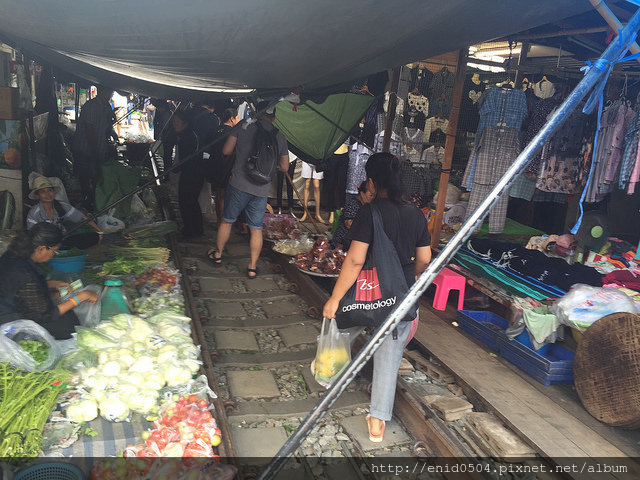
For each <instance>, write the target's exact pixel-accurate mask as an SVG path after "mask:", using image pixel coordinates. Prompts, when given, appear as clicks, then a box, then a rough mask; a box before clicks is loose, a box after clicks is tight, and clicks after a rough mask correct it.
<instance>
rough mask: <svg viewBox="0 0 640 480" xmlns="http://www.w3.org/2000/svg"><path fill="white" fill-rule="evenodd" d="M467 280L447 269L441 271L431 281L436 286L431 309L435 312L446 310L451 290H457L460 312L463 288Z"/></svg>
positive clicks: (462, 301)
mask: <svg viewBox="0 0 640 480" xmlns="http://www.w3.org/2000/svg"><path fill="white" fill-rule="evenodd" d="M466 283H467V279H466V278H464V276H463V275H460V274H459V273H456V272H454V271H453V270H450V269H448V268H446V267H445V268H443V269H442V271H441V272H440V273H439V274H438V276H437V277H436V278H435V280H434V281H433V284H434V285H437V288H436V294H435V295H434V296H433V308H435V309H436V310H445V309H446V308H447V300H448V298H449V292H450V291H451V290H458V310H462V308H463V303H464V286H465V285H466Z"/></svg>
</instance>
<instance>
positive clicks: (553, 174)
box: [536, 154, 582, 194]
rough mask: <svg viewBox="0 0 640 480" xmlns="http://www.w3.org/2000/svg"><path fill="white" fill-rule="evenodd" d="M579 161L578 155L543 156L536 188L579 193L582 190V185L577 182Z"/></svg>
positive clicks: (546, 190)
mask: <svg viewBox="0 0 640 480" xmlns="http://www.w3.org/2000/svg"><path fill="white" fill-rule="evenodd" d="M580 163H581V162H580V158H579V157H563V156H560V155H554V154H552V155H547V156H545V160H544V162H543V163H542V165H541V168H540V173H539V175H538V180H537V181H536V188H537V189H538V190H541V191H544V192H553V193H566V194H571V193H579V192H580V191H581V190H582V185H580V184H579V183H578V178H579V173H580Z"/></svg>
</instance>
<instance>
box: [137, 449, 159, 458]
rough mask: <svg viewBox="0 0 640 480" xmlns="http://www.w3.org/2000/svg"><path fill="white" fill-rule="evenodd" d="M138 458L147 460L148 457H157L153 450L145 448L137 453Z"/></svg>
mask: <svg viewBox="0 0 640 480" xmlns="http://www.w3.org/2000/svg"><path fill="white" fill-rule="evenodd" d="M138 456H139V457H143V458H149V457H157V456H158V455H157V454H156V452H154V451H153V449H151V448H149V447H146V448H143V449H142V450H140V451H139V452H138Z"/></svg>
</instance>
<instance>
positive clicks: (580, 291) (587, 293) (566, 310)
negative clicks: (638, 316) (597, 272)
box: [552, 284, 638, 332]
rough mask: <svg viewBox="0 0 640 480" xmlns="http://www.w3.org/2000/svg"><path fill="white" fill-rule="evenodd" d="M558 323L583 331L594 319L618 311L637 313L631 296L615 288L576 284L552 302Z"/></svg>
mask: <svg viewBox="0 0 640 480" xmlns="http://www.w3.org/2000/svg"><path fill="white" fill-rule="evenodd" d="M552 310H553V313H554V314H555V315H556V316H557V317H558V319H560V323H562V324H563V325H567V326H569V327H571V328H575V329H576V330H578V331H580V332H584V331H585V330H586V329H587V328H589V327H590V326H591V324H592V323H594V322H595V321H596V320H599V319H601V318H602V317H604V316H606V315H609V314H612V313H618V312H630V313H638V309H637V308H636V305H635V303H634V301H633V299H632V298H631V297H629V296H628V295H626V294H625V293H623V292H621V291H619V290H617V289H615V288H601V287H592V286H590V285H583V284H576V285H574V286H573V287H572V288H571V290H569V292H568V293H567V294H565V295H564V296H563V297H562V298H560V299H559V300H558V301H557V302H556V303H554V304H553V308H552Z"/></svg>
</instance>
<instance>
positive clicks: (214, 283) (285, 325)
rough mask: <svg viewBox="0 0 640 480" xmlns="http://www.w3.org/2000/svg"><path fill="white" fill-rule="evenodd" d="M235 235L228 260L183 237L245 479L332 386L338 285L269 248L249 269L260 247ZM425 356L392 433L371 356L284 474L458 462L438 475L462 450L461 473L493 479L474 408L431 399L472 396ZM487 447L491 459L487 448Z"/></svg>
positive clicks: (226, 428)
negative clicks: (325, 356)
mask: <svg viewBox="0 0 640 480" xmlns="http://www.w3.org/2000/svg"><path fill="white" fill-rule="evenodd" d="M232 240H233V241H232V242H231V243H230V244H229V252H228V253H227V254H226V255H225V263H224V265H223V266H214V265H212V264H211V263H210V262H207V260H206V259H205V258H204V254H205V252H206V249H207V244H205V243H182V244H181V245H180V246H179V248H178V245H177V244H175V243H174V244H173V245H172V246H173V247H174V251H175V252H176V261H177V263H178V265H179V267H180V269H181V271H182V274H183V281H184V282H185V288H184V291H185V293H186V299H185V300H186V303H187V308H188V312H189V314H190V315H191V316H192V318H194V319H195V320H194V322H193V323H194V329H193V331H194V336H195V337H196V341H197V342H198V344H200V345H202V357H203V361H204V367H203V368H204V372H205V374H206V375H207V377H208V378H209V382H210V385H211V387H212V389H213V390H214V391H215V392H216V394H217V395H218V399H217V400H216V402H215V407H216V417H217V418H218V419H219V425H220V428H221V429H222V432H223V443H222V444H221V446H220V447H219V448H220V454H221V456H222V457H223V458H225V459H227V461H229V462H232V463H234V464H235V465H236V466H237V467H238V468H239V472H240V473H239V476H238V478H256V477H257V476H259V472H261V471H262V469H263V468H264V466H265V465H266V464H267V463H268V462H269V461H270V459H271V457H272V456H273V455H275V454H276V453H277V452H278V450H279V448H280V447H281V446H282V445H283V444H284V443H285V441H286V440H287V438H288V436H289V435H291V433H292V432H293V431H294V430H295V429H296V427H297V426H298V425H299V424H300V423H301V421H302V420H303V419H304V417H305V416H306V415H307V413H308V412H309V411H310V410H311V409H312V408H313V407H314V406H315V405H316V404H317V403H318V401H319V400H320V399H321V398H322V396H323V395H324V392H325V389H324V388H323V387H321V386H320V385H318V384H317V383H316V382H315V380H314V379H313V376H312V375H311V373H310V369H309V365H310V363H311V361H312V360H313V358H314V356H315V348H316V337H317V335H318V332H319V324H320V319H319V318H318V317H319V316H320V312H321V311H322V306H323V303H324V301H325V300H326V298H328V293H327V289H328V288H330V284H329V283H322V280H324V279H321V282H320V284H318V283H317V282H316V281H315V280H312V279H311V278H310V277H308V276H307V275H304V274H303V273H301V272H300V271H298V269H297V268H295V267H294V266H293V265H290V264H289V263H288V262H287V260H288V259H287V258H285V257H283V256H281V255H279V254H275V253H272V252H269V253H267V251H266V250H267V249H266V248H265V254H264V255H263V257H262V258H261V259H260V262H259V265H258V268H259V270H260V272H261V274H260V276H259V278H258V279H255V280H247V279H246V277H245V275H244V266H245V265H244V263H246V256H247V253H248V246H246V245H245V244H244V243H242V242H244V239H243V238H242V237H239V238H235V239H234V238H233V237H232ZM193 285H197V287H195V288H193ZM292 285H295V288H292ZM196 291H197V292H198V295H197V296H195V295H194V293H195V292H196ZM200 312H207V314H201V313H200ZM416 355H418V356H421V353H420V350H414V351H413V352H411V353H410V355H409V356H408V357H407V362H406V363H403V366H402V367H401V370H400V374H401V376H400V377H399V383H398V390H397V394H396V404H395V409H394V413H395V416H394V419H393V420H392V421H391V422H388V424H387V428H386V432H385V438H384V442H383V443H372V442H370V441H369V439H368V433H367V429H366V424H365V421H364V417H365V415H366V413H367V407H368V403H369V391H368V388H369V387H370V382H369V380H368V379H367V377H369V378H370V371H369V370H370V366H369V369H367V368H365V369H364V370H363V371H362V372H361V375H360V376H359V377H358V378H357V379H356V380H355V381H353V382H352V383H351V384H350V385H349V386H348V388H347V390H346V391H345V392H344V393H343V395H342V396H341V397H340V398H339V399H338V401H337V402H336V403H335V405H333V406H332V408H331V409H330V411H329V412H328V413H327V414H326V415H325V416H324V418H322V419H321V420H320V422H318V424H317V425H315V427H314V428H313V430H311V432H310V434H309V435H308V436H307V438H306V439H305V441H304V442H302V444H301V446H300V447H299V448H298V450H297V451H296V453H295V454H294V456H293V457H292V458H291V459H289V460H288V461H287V462H286V465H285V466H284V467H283V471H282V472H281V475H287V476H286V478H289V476H288V475H292V477H291V478H300V479H304V478H328V479H329V478H338V477H340V478H349V479H350V478H354V479H356V478H357V479H363V478H364V479H385V478H392V477H393V475H396V477H395V478H398V476H400V478H453V477H452V475H453V474H451V473H449V474H445V473H441V474H440V473H439V474H434V473H432V472H430V471H429V469H428V468H426V466H431V467H432V468H433V469H435V468H436V467H437V466H438V465H440V471H441V472H445V466H450V465H453V464H455V463H456V461H455V459H456V458H460V459H461V460H460V462H465V465H467V464H468V465H471V467H469V468H467V467H466V466H465V472H461V473H457V474H456V475H455V477H456V478H470V479H471V478H493V477H492V475H490V474H489V473H487V470H489V469H491V470H494V469H497V468H498V466H499V465H501V462H499V461H495V460H490V458H491V456H492V455H494V456H495V454H496V452H491V451H487V450H483V449H482V448H481V447H479V446H478V445H477V442H475V441H474V440H473V439H472V438H475V437H473V436H472V435H470V434H468V433H466V432H468V428H469V426H468V425H467V424H465V422H464V419H462V420H455V421H445V420H443V419H442V418H441V416H442V415H443V413H442V412H441V411H440V410H438V409H437V408H432V407H431V406H430V405H429V402H428V401H427V400H432V397H434V396H438V395H440V396H448V397H450V398H460V397H456V396H455V395H454V394H453V393H451V392H452V391H454V390H453V389H452V388H450V387H448V385H447V384H446V383H445V382H442V381H438V380H436V379H432V378H430V377H429V376H428V375H427V373H428V369H427V368H424V365H425V364H426V363H428V362H429V359H428V358H424V357H421V360H420V361H416ZM440 380H442V379H440ZM458 393H460V392H458ZM425 399H427V400H425ZM462 401H464V397H462ZM455 408H459V407H455ZM455 408H453V409H454V410H455ZM445 410H446V409H445ZM454 415H455V412H454ZM484 455H486V457H487V458H480V456H484ZM447 458H448V459H447ZM460 462H458V463H460ZM383 464H384V465H383ZM445 464H446V465H445ZM401 466H404V467H407V468H406V469H405V470H401V469H400V467H401ZM494 466H496V467H495V468H494ZM480 467H483V468H480ZM484 468H486V469H487V470H485V469H484ZM427 473H428V475H427ZM399 474H401V475H399ZM283 478H285V477H284V476H283ZM512 478H514V479H515V478H521V477H519V476H517V475H512Z"/></svg>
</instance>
